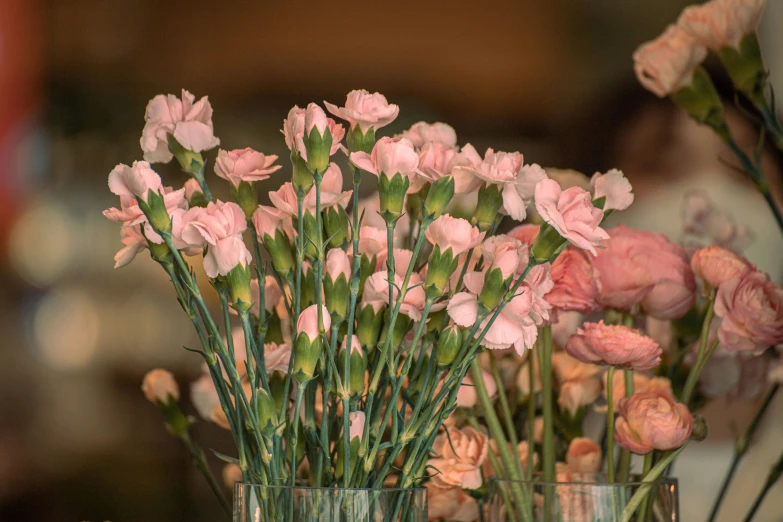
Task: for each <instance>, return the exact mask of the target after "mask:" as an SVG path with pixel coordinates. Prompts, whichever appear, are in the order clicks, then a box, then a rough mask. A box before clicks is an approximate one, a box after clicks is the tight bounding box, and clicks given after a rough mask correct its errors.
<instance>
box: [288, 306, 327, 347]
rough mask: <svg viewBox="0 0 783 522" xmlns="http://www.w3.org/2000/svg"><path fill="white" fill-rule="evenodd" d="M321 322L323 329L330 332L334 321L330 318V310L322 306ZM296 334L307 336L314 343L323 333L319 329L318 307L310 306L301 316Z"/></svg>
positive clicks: (297, 323)
mask: <svg viewBox="0 0 783 522" xmlns="http://www.w3.org/2000/svg"><path fill="white" fill-rule="evenodd" d="M321 312H322V313H321V321H322V322H323V327H324V328H323V329H324V330H325V331H328V330H329V328H330V327H331V326H332V319H331V317H330V316H329V310H327V309H326V307H325V306H324V305H321ZM296 333H297V334H302V333H303V334H305V335H307V337H309V338H310V340H311V341H314V340H315V339H316V338H317V337H318V336H319V335H320V333H321V329H320V328H319V327H318V306H317V305H310V306H308V307H307V308H305V309H304V310H302V313H301V314H299V320H298V321H297V322H296Z"/></svg>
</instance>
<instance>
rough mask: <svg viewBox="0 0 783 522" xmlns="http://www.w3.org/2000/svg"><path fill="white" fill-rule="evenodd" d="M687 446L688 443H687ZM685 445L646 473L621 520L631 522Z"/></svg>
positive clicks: (624, 510) (667, 455)
mask: <svg viewBox="0 0 783 522" xmlns="http://www.w3.org/2000/svg"><path fill="white" fill-rule="evenodd" d="M609 368H612V366H610V367H609ZM685 446H687V443H686V444H685ZM685 446H682V447H681V448H679V449H677V450H675V451H672V452H670V453H667V454H666V456H665V457H663V458H662V459H661V460H660V461H658V463H657V464H655V466H653V468H652V469H651V470H650V471H649V472H648V473H646V474H645V475H644V478H642V482H644V484H643V485H642V486H640V487H639V489H637V490H636V493H634V494H633V496H632V497H631V500H629V501H628V504H626V505H625V509H623V512H622V514H621V516H620V522H631V518H632V517H633V515H634V513H635V512H636V508H638V507H639V504H641V503H642V501H643V500H644V499H645V498H646V497H647V496H648V495H649V493H650V488H651V486H650V484H652V483H653V482H655V481H656V480H658V477H660V476H661V474H663V472H664V471H665V470H666V468H667V467H668V466H669V464H671V462H672V461H673V460H674V459H675V458H676V457H677V455H679V454H680V453H681V452H682V450H684V449H685Z"/></svg>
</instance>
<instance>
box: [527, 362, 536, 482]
mask: <svg viewBox="0 0 783 522" xmlns="http://www.w3.org/2000/svg"><path fill="white" fill-rule="evenodd" d="M533 353H534V351H533V350H530V351H529V352H528V361H527V372H528V373H527V376H528V382H529V383H530V392H529V393H528V396H527V480H529V481H532V480H533V461H534V459H535V446H536V440H535V437H534V436H533V425H534V424H535V423H536V391H535V384H534V383H535V377H536V371H535V367H534V365H533Z"/></svg>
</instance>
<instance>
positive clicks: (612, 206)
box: [590, 169, 633, 212]
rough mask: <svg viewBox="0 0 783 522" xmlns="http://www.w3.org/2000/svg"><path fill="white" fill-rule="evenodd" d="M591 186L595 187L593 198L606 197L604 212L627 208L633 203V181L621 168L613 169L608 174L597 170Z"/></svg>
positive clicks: (591, 180)
mask: <svg viewBox="0 0 783 522" xmlns="http://www.w3.org/2000/svg"><path fill="white" fill-rule="evenodd" d="M590 186H591V187H592V188H593V198H595V199H598V198H606V202H605V203H604V207H603V209H604V212H606V211H607V210H625V209H627V208H628V207H630V206H631V203H633V192H631V183H630V182H629V181H628V178H626V177H625V175H624V174H623V172H622V171H621V170H618V169H612V170H610V171H608V172H607V173H606V174H601V173H600V172H596V173H595V174H593V177H592V178H590Z"/></svg>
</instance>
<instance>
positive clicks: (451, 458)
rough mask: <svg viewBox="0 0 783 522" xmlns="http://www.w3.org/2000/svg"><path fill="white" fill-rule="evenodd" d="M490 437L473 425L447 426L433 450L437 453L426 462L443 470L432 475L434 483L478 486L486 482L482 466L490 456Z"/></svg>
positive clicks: (474, 487) (468, 487)
mask: <svg viewBox="0 0 783 522" xmlns="http://www.w3.org/2000/svg"><path fill="white" fill-rule="evenodd" d="M488 449H489V447H488V445H487V436H486V435H485V434H484V433H481V432H480V431H476V430H474V429H473V428H470V427H466V428H463V429H461V430H460V429H458V428H451V429H448V434H446V433H442V434H440V435H438V436H437V437H436V438H435V441H434V442H433V444H432V451H433V452H434V453H435V455H437V456H436V457H434V458H431V459H430V460H429V461H428V462H427V465H428V466H429V467H431V468H435V469H437V470H438V471H440V473H439V474H437V475H435V476H434V477H432V479H431V481H432V482H433V483H434V484H435V485H441V486H459V487H461V488H464V489H478V488H479V487H481V484H482V482H483V480H482V478H481V465H482V464H483V463H484V459H486V458H487V451H488Z"/></svg>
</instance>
